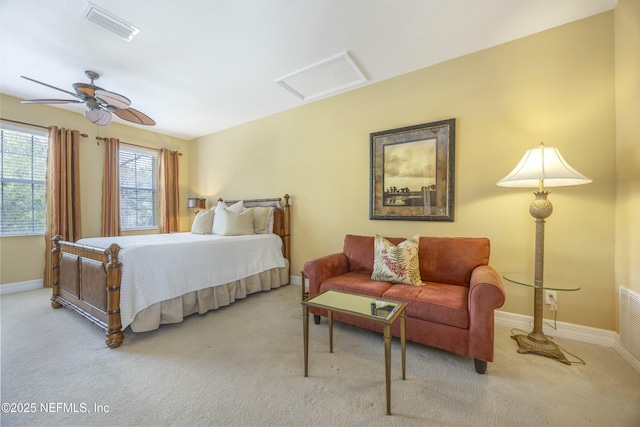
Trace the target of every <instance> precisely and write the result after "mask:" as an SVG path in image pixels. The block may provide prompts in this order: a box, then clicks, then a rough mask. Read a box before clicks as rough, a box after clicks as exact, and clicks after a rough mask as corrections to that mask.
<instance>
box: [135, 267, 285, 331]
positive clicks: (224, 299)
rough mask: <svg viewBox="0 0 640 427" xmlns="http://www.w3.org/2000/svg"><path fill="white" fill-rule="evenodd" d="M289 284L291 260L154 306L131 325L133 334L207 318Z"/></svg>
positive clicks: (145, 310)
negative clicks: (193, 317)
mask: <svg viewBox="0 0 640 427" xmlns="http://www.w3.org/2000/svg"><path fill="white" fill-rule="evenodd" d="M288 283H289V260H287V259H285V266H284V267H282V268H274V269H271V270H267V271H263V272H262V273H258V274H255V275H253V276H249V277H245V278H244V279H240V280H236V281H234V282H231V283H227V284H224V285H218V286H215V287H212V288H205V289H201V290H199V291H195V292H189V293H187V294H184V295H182V296H179V297H176V298H173V299H170V300H167V301H161V302H158V303H155V304H153V305H151V306H149V307H147V308H146V309H144V310H142V311H141V312H139V313H138V314H136V317H135V318H134V320H133V322H132V323H131V325H130V328H131V330H132V331H133V332H147V331H152V330H154V329H158V328H159V327H160V325H163V324H166V323H179V322H182V320H183V319H184V318H185V317H187V316H189V315H191V314H194V313H199V314H204V313H206V312H207V311H209V310H216V309H218V308H220V307H224V306H226V305H230V304H231V303H233V302H234V301H235V300H237V299H243V298H246V297H247V295H250V294H253V293H256V292H260V291H268V290H271V289H275V288H279V287H281V286H283V285H286V284H288Z"/></svg>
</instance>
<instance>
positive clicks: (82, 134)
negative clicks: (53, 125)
mask: <svg viewBox="0 0 640 427" xmlns="http://www.w3.org/2000/svg"><path fill="white" fill-rule="evenodd" d="M0 120H4V121H5V122H11V123H17V124H19V125H27V126H33V127H36V128H40V129H46V130H49V128H48V127H47V126H40V125H36V124H33V123H27V122H19V121H17V120H11V119H5V118H3V117H0ZM80 136H82V137H84V138H86V137H88V136H89V135H87V134H86V133H81V134H80Z"/></svg>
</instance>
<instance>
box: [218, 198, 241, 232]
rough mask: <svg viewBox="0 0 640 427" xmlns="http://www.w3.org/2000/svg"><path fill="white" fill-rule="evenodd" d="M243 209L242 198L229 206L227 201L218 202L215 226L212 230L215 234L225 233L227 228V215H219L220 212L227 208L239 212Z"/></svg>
mask: <svg viewBox="0 0 640 427" xmlns="http://www.w3.org/2000/svg"><path fill="white" fill-rule="evenodd" d="M243 209H244V202H243V201H242V200H240V201H239V202H236V203H234V204H233V205H231V206H227V204H226V203H225V202H218V205H217V206H216V209H215V211H214V212H215V216H214V217H213V226H212V227H211V232H212V233H213V234H223V231H224V228H225V223H224V221H225V220H226V217H222V215H219V213H220V212H222V211H225V210H227V211H231V212H235V213H238V214H239V213H241V212H242V210H243Z"/></svg>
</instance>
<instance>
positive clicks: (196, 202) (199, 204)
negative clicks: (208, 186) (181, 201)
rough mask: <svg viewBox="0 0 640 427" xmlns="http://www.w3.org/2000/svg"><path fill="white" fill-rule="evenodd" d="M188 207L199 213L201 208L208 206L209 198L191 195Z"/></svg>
mask: <svg viewBox="0 0 640 427" xmlns="http://www.w3.org/2000/svg"><path fill="white" fill-rule="evenodd" d="M187 207H188V208H190V209H193V210H194V212H195V213H196V214H197V213H198V212H199V211H200V210H202V209H204V208H206V207H207V199H200V198H194V197H190V198H188V199H187Z"/></svg>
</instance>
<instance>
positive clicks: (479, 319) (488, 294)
mask: <svg viewBox="0 0 640 427" xmlns="http://www.w3.org/2000/svg"><path fill="white" fill-rule="evenodd" d="M505 298H506V295H505V292H504V287H503V285H502V279H500V276H499V275H498V273H497V272H496V271H495V270H494V269H493V267H491V266H489V265H481V266H479V267H476V268H475V269H474V270H473V272H472V273H471V283H470V285H469V329H470V330H469V336H470V342H469V350H470V353H471V354H472V355H473V357H474V358H475V359H479V360H485V361H488V362H492V361H493V328H494V321H493V319H494V310H495V309H497V308H500V307H502V305H503V304H504V301H505Z"/></svg>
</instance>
